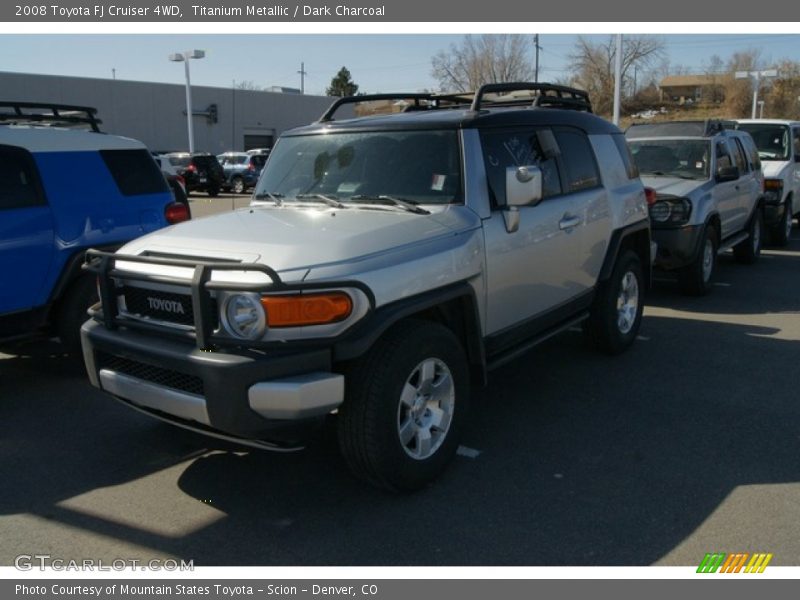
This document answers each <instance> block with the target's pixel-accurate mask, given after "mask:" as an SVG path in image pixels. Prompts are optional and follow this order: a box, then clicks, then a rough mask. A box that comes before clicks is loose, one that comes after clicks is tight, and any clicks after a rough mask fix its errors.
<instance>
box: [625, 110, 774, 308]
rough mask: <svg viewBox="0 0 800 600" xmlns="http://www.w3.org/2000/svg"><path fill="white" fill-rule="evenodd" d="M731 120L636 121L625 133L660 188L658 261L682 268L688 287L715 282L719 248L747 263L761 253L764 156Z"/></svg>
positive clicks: (655, 220) (705, 287)
mask: <svg viewBox="0 0 800 600" xmlns="http://www.w3.org/2000/svg"><path fill="white" fill-rule="evenodd" d="M731 125H732V124H731V123H729V122H728V123H726V122H723V121H718V120H711V121H671V122H667V123H650V124H646V125H632V126H631V127H629V128H628V130H627V132H626V134H625V135H626V137H627V139H628V143H629V145H630V148H631V152H632V154H633V159H634V162H635V163H636V166H637V168H638V169H639V173H640V174H641V177H642V182H643V183H644V185H645V186H647V187H649V188H652V189H653V190H654V191H655V194H654V197H653V198H652V199H651V202H650V207H649V210H650V224H651V227H652V229H653V238H654V239H655V241H656V243H657V244H658V253H657V255H656V261H655V264H656V266H657V267H661V268H664V269H668V270H672V271H674V272H676V273H677V274H678V279H679V283H680V286H681V288H682V289H683V291H684V292H686V293H688V294H694V295H700V294H705V293H707V292H708V291H709V290H710V289H711V286H712V279H713V276H714V270H715V267H716V262H717V254H718V253H719V252H722V251H724V250H727V249H729V248H733V252H734V255H735V256H736V259H737V260H738V261H739V262H743V263H753V262H755V261H756V260H757V259H758V257H759V255H760V253H761V242H762V236H761V229H762V222H763V201H764V198H763V182H764V178H763V175H762V173H761V164H760V162H759V158H758V152H757V150H756V147H755V144H754V143H753V140H752V138H751V137H750V136H749V135H748V134H747V133H745V132H743V131H735V130H734V129H733V128H732V127H731ZM728 127H731V128H730V129H729V128H728Z"/></svg>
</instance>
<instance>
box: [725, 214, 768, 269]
mask: <svg viewBox="0 0 800 600" xmlns="http://www.w3.org/2000/svg"><path fill="white" fill-rule="evenodd" d="M747 233H748V235H749V237H748V238H747V239H746V240H745V241H743V242H741V243H739V244H736V245H735V246H734V247H733V256H734V258H735V259H736V262H739V263H742V264H745V265H752V264H753V263H754V262H756V261H757V260H758V257H759V256H761V243H762V241H763V239H764V215H763V213H762V212H761V209H760V208H756V212H755V213H754V214H753V218H752V219H750V225H749V226H748V228H747Z"/></svg>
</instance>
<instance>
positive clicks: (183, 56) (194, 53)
mask: <svg viewBox="0 0 800 600" xmlns="http://www.w3.org/2000/svg"><path fill="white" fill-rule="evenodd" d="M205 55H206V52H205V50H186V51H185V52H177V53H175V54H170V55H169V59H170V60H171V61H172V62H182V63H183V66H184V68H185V70H186V127H187V129H188V130H189V153H190V154H191V153H194V129H193V128H192V82H191V79H190V78H189V60H191V59H192V58H205Z"/></svg>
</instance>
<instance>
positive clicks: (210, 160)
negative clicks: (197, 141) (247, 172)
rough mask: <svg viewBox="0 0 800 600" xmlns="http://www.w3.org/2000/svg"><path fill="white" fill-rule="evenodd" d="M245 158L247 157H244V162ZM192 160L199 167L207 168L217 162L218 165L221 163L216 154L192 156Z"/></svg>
mask: <svg viewBox="0 0 800 600" xmlns="http://www.w3.org/2000/svg"><path fill="white" fill-rule="evenodd" d="M244 160H246V159H243V160H242V162H244ZM192 161H193V162H194V164H196V165H197V166H198V167H206V168H208V167H211V166H213V165H215V164H217V165H218V164H219V161H218V160H217V157H216V156H195V157H194V158H192ZM237 163H238V161H237Z"/></svg>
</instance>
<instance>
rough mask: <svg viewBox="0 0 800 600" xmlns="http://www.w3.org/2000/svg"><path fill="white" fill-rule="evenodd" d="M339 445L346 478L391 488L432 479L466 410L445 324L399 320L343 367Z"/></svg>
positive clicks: (458, 359) (461, 369)
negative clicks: (364, 353)
mask: <svg viewBox="0 0 800 600" xmlns="http://www.w3.org/2000/svg"><path fill="white" fill-rule="evenodd" d="M346 377H347V380H346V381H347V384H346V389H347V397H346V399H345V402H344V404H343V405H342V406H341V407H340V409H339V414H338V425H337V427H338V437H339V447H340V448H341V451H342V454H343V456H344V458H345V460H346V462H347V464H348V465H349V467H350V469H351V470H352V471H353V473H354V474H355V475H356V476H357V477H359V478H360V479H363V480H365V481H368V482H370V483H371V484H373V485H376V486H378V487H381V488H384V489H388V490H391V491H410V490H415V489H418V488H420V487H422V486H424V485H426V484H427V483H429V482H431V481H432V480H433V479H435V478H436V477H437V476H438V475H439V474H440V473H441V472H442V471H443V470H444V468H445V467H446V466H447V464H448V462H449V461H450V460H451V459H452V457H453V455H454V454H455V452H456V449H457V448H458V440H459V437H460V434H461V428H462V424H463V422H464V419H465V416H466V413H467V410H468V406H469V382H468V368H467V361H466V357H465V355H464V351H463V349H462V347H461V343H460V342H459V340H458V338H457V337H456V336H455V335H454V334H453V333H452V332H451V331H450V330H449V329H447V328H446V327H444V326H442V325H439V324H438V323H432V322H426V321H416V320H411V321H404V322H403V323H402V324H401V325H397V326H395V327H393V328H392V329H390V330H389V331H388V332H387V333H386V334H385V335H384V336H383V337H381V339H380V340H378V341H377V342H376V343H375V345H374V346H373V348H372V349H371V350H370V351H369V354H368V355H367V356H365V357H364V358H363V359H362V360H360V361H358V363H357V364H356V365H354V366H353V367H352V368H351V369H349V370H348V373H347V375H346Z"/></svg>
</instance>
